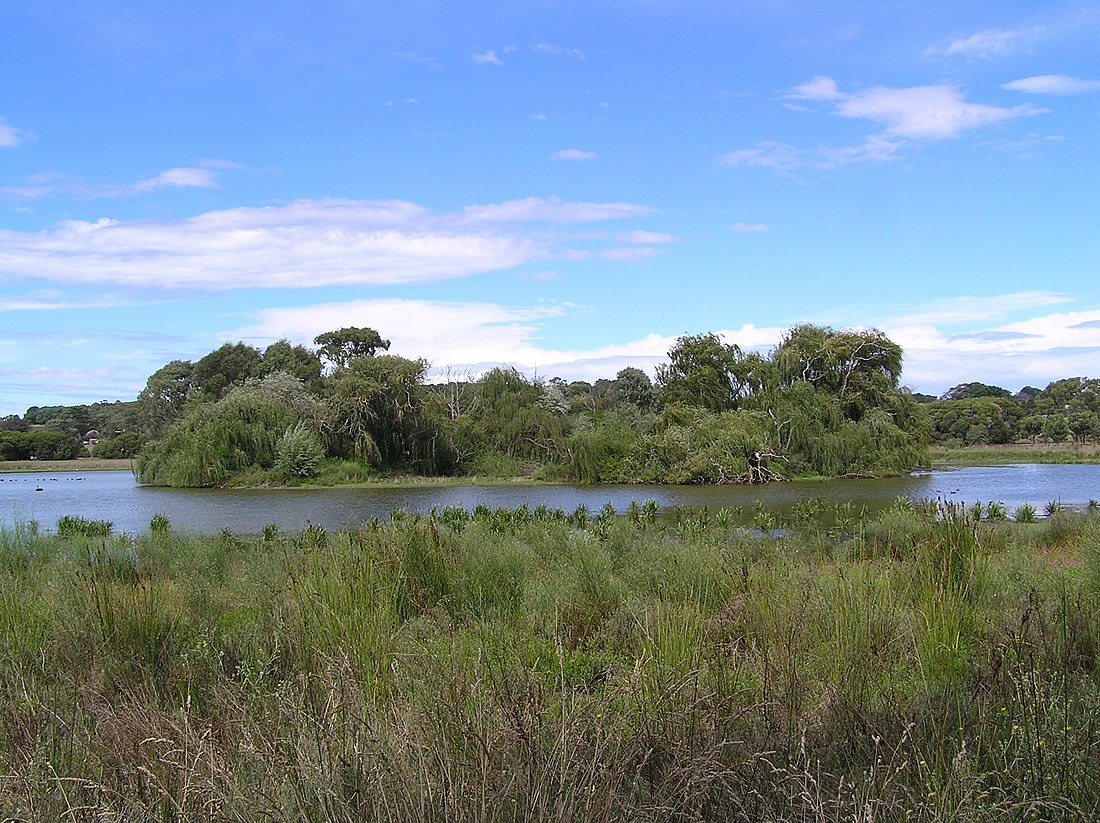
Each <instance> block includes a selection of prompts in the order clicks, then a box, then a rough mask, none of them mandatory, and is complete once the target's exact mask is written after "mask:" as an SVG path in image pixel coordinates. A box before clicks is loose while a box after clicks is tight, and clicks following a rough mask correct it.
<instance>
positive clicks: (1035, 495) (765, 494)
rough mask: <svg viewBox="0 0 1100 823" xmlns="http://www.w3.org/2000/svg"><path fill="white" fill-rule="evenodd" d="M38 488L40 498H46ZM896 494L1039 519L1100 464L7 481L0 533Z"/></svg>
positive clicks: (75, 475) (1092, 495)
mask: <svg viewBox="0 0 1100 823" xmlns="http://www.w3.org/2000/svg"><path fill="white" fill-rule="evenodd" d="M39 489H40V491H39ZM899 496H906V497H909V498H911V499H913V500H917V499H922V498H943V499H946V500H954V501H959V502H963V503H973V502H976V501H981V502H989V501H992V500H996V501H1000V502H1002V503H1004V504H1005V506H1006V507H1007V508H1008V510H1009V511H1010V512H1011V511H1012V509H1014V508H1015V507H1016V506H1018V505H1020V504H1021V503H1031V504H1032V505H1034V506H1035V507H1036V508H1037V509H1038V510H1039V511H1040V512H1041V511H1042V509H1043V507H1044V506H1045V505H1046V504H1047V503H1048V502H1049V501H1051V500H1059V501H1060V502H1062V503H1063V504H1065V505H1070V506H1078V505H1084V504H1086V503H1087V502H1088V501H1089V500H1095V499H1100V465H1091V466H1067V465H1034V464H1026V465H1012V466H983V467H974V468H960V469H945V470H941V471H935V472H930V473H921V474H913V475H910V476H907V477H895V478H887V479H882V480H829V481H823V482H794V483H772V484H768V485H765V486H532V485H514V486H509V485H496V486H439V487H422V488H393V487H386V486H377V487H367V488H327V489H265V490H260V489H249V490H237V489H219V490H208V489H157V488H148V487H144V486H139V485H138V484H137V483H136V482H135V480H134V476H133V475H132V474H131V473H130V472H126V471H107V472H55V473H45V472H43V473H38V474H35V473H33V472H32V473H17V474H15V473H13V474H0V525H5V526H10V525H12V524H14V523H17V522H27V521H30V520H36V521H38V523H39V524H40V525H41V526H42V528H45V529H49V530H52V529H54V528H55V527H56V524H57V520H58V518H59V517H63V516H65V515H79V516H81V517H87V518H95V519H97V520H109V521H111V522H112V523H113V524H114V528H115V531H116V532H131V533H137V532H143V531H145V530H146V529H148V527H149V520H150V518H152V517H153V515H154V514H158V513H159V514H163V515H165V516H167V517H168V519H169V521H170V522H171V523H172V526H173V528H178V529H183V530H188V531H193V532H197V533H204V534H216V533H218V532H220V531H221V530H222V529H230V530H232V531H234V532H239V533H257V532H259V531H260V530H261V529H262V528H263V527H264V526H265V525H267V524H269V523H274V524H275V525H277V526H278V527H279V528H280V529H283V530H288V531H297V530H300V529H302V528H303V527H305V526H306V525H307V524H310V523H312V524H315V525H319V526H324V527H325V528H328V529H341V528H354V527H356V526H358V525H359V524H361V523H363V522H364V521H365V520H368V519H369V518H371V517H376V516H377V517H387V516H388V515H389V513H390V512H391V511H392V510H393V509H394V508H403V509H407V510H409V511H418V512H427V511H429V510H430V509H432V508H433V507H439V508H442V507H444V506H462V507H464V508H467V509H473V508H474V507H475V506H476V505H477V504H479V503H484V504H485V505H487V506H489V507H491V508H499V507H515V506H520V505H522V504H524V503H526V504H527V505H528V506H529V507H531V508H532V509H533V508H535V507H536V506H538V505H540V504H541V505H545V506H547V507H549V508H557V509H563V510H564V511H567V512H570V511H573V510H574V509H575V508H577V506H580V505H584V506H587V507H588V508H589V510H591V511H592V512H596V511H598V510H599V509H600V508H602V507H603V506H604V505H605V504H606V503H611V504H612V505H613V506H614V507H615V509H616V510H617V511H619V512H623V511H625V510H626V508H627V506H629V505H630V503H631V501H636V502H638V503H639V504H641V503H644V502H645V501H646V500H651V499H652V500H655V501H656V502H657V504H658V505H659V506H661V507H662V508H667V507H672V506H709V507H710V508H711V509H712V510H714V509H718V508H721V507H723V506H729V507H733V506H748V507H751V506H753V505H755V503H756V501H760V502H762V503H763V504H765V505H767V506H774V507H777V508H784V507H786V506H789V505H791V504H793V503H795V502H797V501H799V500H806V499H809V498H815V497H816V498H820V499H824V500H829V501H838V500H839V501H844V500H847V501H851V502H852V503H854V504H856V505H866V506H868V507H869V508H872V509H874V508H879V507H882V506H884V505H886V504H888V503H889V502H890V501H892V500H894V499H895V498H897V497H899Z"/></svg>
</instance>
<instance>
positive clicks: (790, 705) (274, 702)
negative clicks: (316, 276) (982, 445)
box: [0, 501, 1100, 821]
mask: <svg viewBox="0 0 1100 823" xmlns="http://www.w3.org/2000/svg"><path fill="white" fill-rule="evenodd" d="M764 515H769V516H770V517H771V518H773V520H770V521H769V523H768V525H770V526H771V527H773V529H781V530H782V531H781V532H779V534H780V535H781V536H780V537H778V538H773V537H768V536H765V535H763V534H761V532H760V531H758V530H755V527H756V526H757V524H758V521H760V520H761V518H763V517H764ZM771 533H772V534H775V533H776V532H775V531H772V532H771ZM1098 654H1100V520H1098V519H1097V518H1096V517H1095V516H1094V515H1088V514H1075V513H1073V512H1066V511H1062V512H1059V513H1058V514H1057V516H1056V517H1053V518H1051V519H1050V520H1048V521H1046V522H1044V523H1041V524H1024V523H1012V522H1002V521H996V522H989V521H988V520H983V519H981V518H980V517H979V516H975V513H974V512H971V511H969V510H965V509H961V508H955V507H951V506H945V505H943V504H930V505H925V506H914V505H912V504H910V503H908V502H907V501H898V502H897V503H896V504H895V505H894V506H892V507H890V508H889V509H888V510H887V511H886V512H884V513H883V514H882V515H880V516H879V517H877V518H875V519H869V518H868V517H867V516H866V515H865V514H864V513H862V512H859V511H853V510H850V509H846V508H844V507H834V506H832V505H830V504H824V503H821V504H819V505H813V506H803V507H800V508H798V509H797V510H796V511H792V512H791V513H790V514H789V515H788V519H787V520H783V519H781V518H779V517H778V516H777V515H774V514H771V513H768V512H764V511H755V510H753V511H733V510H721V511H719V512H705V511H680V512H666V513H661V514H660V515H658V513H657V512H656V511H655V509H654V508H653V507H651V506H646V507H637V509H636V510H634V511H632V512H628V513H627V515H626V516H624V517H616V516H614V515H613V513H609V512H608V511H606V510H605V511H601V512H598V513H590V512H583V513H576V512H574V513H573V514H572V515H567V514H566V513H564V512H556V511H551V510H547V509H545V508H542V507H540V508H538V509H534V510H529V509H527V508H526V507H521V508H520V509H512V510H491V509H488V508H485V507H480V508H479V509H478V510H476V511H474V512H464V511H462V510H457V509H445V510H442V511H440V512H433V513H431V514H430V515H427V516H421V515H414V514H400V515H399V516H396V517H394V518H392V519H391V521H390V522H388V523H382V522H379V521H373V522H371V523H369V524H366V525H365V526H364V527H362V528H361V529H359V530H355V531H341V532H329V531H326V530H323V529H320V528H316V527H311V528H308V529H306V530H304V531H303V532H301V533H298V534H286V533H280V532H279V531H278V530H275V529H270V530H265V533H264V534H261V535H257V536H255V537H251V536H241V535H235V534H232V533H230V532H226V533H224V534H223V535H221V536H217V537H210V538H198V537H194V536H188V535H185V534H182V533H176V532H174V531H172V530H171V529H166V528H158V529H156V530H153V529H151V530H150V532H149V533H147V534H144V535H139V536H137V537H132V536H127V535H111V534H106V535H103V534H99V535H80V534H78V535H75V536H70V537H61V536H59V535H51V534H45V533H39V532H38V531H37V530H34V529H31V528H30V527H29V526H26V525H23V526H16V527H14V528H9V529H0V693H2V694H3V695H4V700H2V701H0V819H12V820H44V819H69V820H83V819H88V820H92V819H95V820H151V819H158V820H193V819H203V820H257V821H259V820H273V819H278V820H283V819H305V820H348V821H351V820H413V821H416V820H424V821H428V820H431V821H437V820H458V821H467V820H468V821H475V820H476V821H518V820H577V821H579V820H585V821H588V820H593V821H626V820H650V821H663V820H733V821H756V820H765V821H838V820H864V821H870V820H875V821H880V820H881V821H892V820H897V821H902V820H916V821H941V820H953V821H994V820H1074V821H1086V820H1095V819H1097V818H1098V817H1100V785H1098V784H1097V781H1096V780H1095V775H1096V774H1097V773H1100V721H1098V720H1097V719H1096V718H1097V717H1100V665H1098V663H1100V660H1098Z"/></svg>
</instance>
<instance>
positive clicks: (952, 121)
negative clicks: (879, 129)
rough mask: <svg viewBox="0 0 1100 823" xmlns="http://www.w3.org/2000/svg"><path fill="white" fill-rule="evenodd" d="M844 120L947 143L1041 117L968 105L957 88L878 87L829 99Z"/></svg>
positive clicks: (1028, 110)
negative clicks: (964, 135)
mask: <svg viewBox="0 0 1100 823" xmlns="http://www.w3.org/2000/svg"><path fill="white" fill-rule="evenodd" d="M829 99H830V100H835V101H836V107H835V109H834V111H835V113H836V114H839V115H840V116H841V117H849V118H855V119H862V120H871V121H874V122H876V123H879V124H881V125H883V126H885V127H886V131H885V134H886V135H892V136H897V137H905V138H910V139H914V140H943V139H945V138H948V137H955V136H956V135H958V134H960V133H962V132H964V131H967V130H969V129H976V128H981V127H983V126H989V125H992V124H994V123H1000V122H1003V121H1005V120H1012V119H1015V118H1017V117H1024V116H1029V115H1033V114H1039V113H1040V112H1041V111H1043V110H1042V109H1035V108H1033V107H1031V106H1029V105H1022V106H1013V107H1011V108H1004V107H1002V106H990V105H986V104H983V103H970V102H967V101H966V100H965V99H964V98H963V96H962V94H961V93H960V92H959V90H958V89H957V88H955V87H954V86H948V85H937V86H913V87H911V88H903V89H895V88H889V87H887V86H875V87H874V88H870V89H866V90H864V91H858V92H854V93H852V94H841V95H840V96H839V97H835V98H829Z"/></svg>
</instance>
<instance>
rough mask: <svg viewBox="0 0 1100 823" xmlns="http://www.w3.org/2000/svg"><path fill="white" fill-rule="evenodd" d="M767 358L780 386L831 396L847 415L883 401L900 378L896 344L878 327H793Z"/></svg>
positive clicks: (879, 404) (896, 386)
mask: <svg viewBox="0 0 1100 823" xmlns="http://www.w3.org/2000/svg"><path fill="white" fill-rule="evenodd" d="M772 359H773V360H774V361H775V364H776V366H777V367H778V370H779V374H780V379H781V380H782V381H783V383H784V384H785V385H787V386H790V385H792V384H793V383H795V382H797V381H804V382H806V383H809V384H810V385H812V386H813V387H814V388H816V389H820V390H822V391H824V392H826V393H827V394H830V395H832V396H834V397H836V398H837V400H839V401H840V403H841V405H842V407H843V408H844V410H845V414H846V415H847V416H848V417H851V418H853V419H858V418H859V417H860V415H861V414H862V413H863V412H864V411H866V410H867V409H870V408H874V407H878V406H882V405H884V404H886V403H889V402H890V401H891V400H892V396H891V395H892V393H893V392H896V391H897V389H898V382H899V380H900V379H901V364H902V351H901V346H899V345H898V344H897V343H895V342H894V341H893V340H891V339H890V338H889V337H887V336H886V335H885V334H884V333H883V332H881V331H879V330H878V329H871V330H870V331H859V330H853V329H846V330H843V331H834V330H833V329H830V328H828V327H825V326H813V325H801V326H795V327H794V328H792V329H791V330H790V331H788V332H787V334H786V335H784V337H783V340H782V341H781V342H780V344H779V346H778V347H777V348H776V350H775V352H774V353H773V355H772Z"/></svg>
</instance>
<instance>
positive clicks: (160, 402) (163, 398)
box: [138, 360, 192, 437]
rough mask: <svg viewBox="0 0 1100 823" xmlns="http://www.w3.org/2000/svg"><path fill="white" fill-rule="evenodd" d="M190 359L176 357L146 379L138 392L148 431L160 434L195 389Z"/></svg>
mask: <svg viewBox="0 0 1100 823" xmlns="http://www.w3.org/2000/svg"><path fill="white" fill-rule="evenodd" d="M191 371H192V365H191V362H190V361H189V360H172V361H171V362H169V363H166V364H165V365H163V366H161V367H160V368H159V369H157V370H156V371H155V372H153V373H152V374H151V375H149V379H148V380H146V381H145V388H143V389H142V390H141V392H140V393H139V394H138V416H139V418H140V420H141V424H142V426H143V427H144V429H145V431H146V432H147V433H148V434H150V435H152V436H153V437H157V436H159V435H161V434H162V433H163V432H164V431H165V430H166V429H167V428H168V426H170V425H171V424H172V423H173V422H174V421H175V420H177V419H178V418H179V417H180V415H181V414H183V407H184V405H185V404H186V402H187V396H188V394H189V393H190V391H191Z"/></svg>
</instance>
